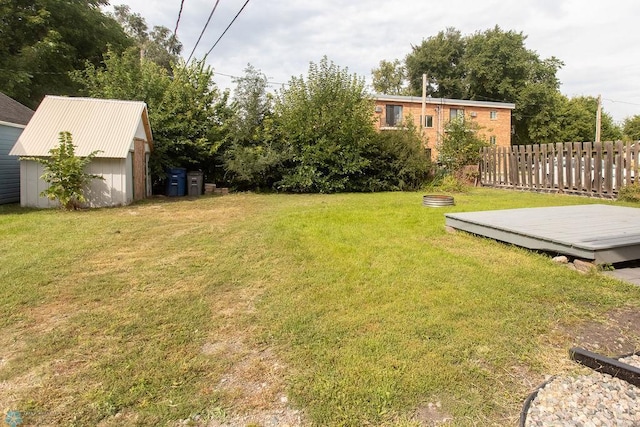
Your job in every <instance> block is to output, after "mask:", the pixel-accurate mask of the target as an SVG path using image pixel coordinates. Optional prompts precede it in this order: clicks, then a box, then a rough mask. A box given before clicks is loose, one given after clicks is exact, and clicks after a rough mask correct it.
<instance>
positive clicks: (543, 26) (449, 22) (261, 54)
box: [111, 0, 640, 122]
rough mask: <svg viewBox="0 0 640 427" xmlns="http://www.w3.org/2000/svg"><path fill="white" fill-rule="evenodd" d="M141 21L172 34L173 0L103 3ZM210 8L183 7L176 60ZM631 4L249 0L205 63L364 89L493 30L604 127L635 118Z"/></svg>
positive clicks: (222, 14)
mask: <svg viewBox="0 0 640 427" xmlns="http://www.w3.org/2000/svg"><path fill="white" fill-rule="evenodd" d="M245 1H246V0H220V2H219V4H218V7H217V9H216V11H215V13H214V14H213V16H212V18H211V22H210V23H209V26H208V27H207V30H206V31H205V32H204V34H203V36H202V39H201V41H200V43H199V44H198V45H197V47H196V49H195V52H194V57H196V58H198V59H202V58H203V57H204V56H205V54H206V53H207V52H208V51H209V50H210V49H211V48H212V47H213V45H214V43H215V42H216V40H217V39H218V38H219V37H220V35H221V34H222V32H223V31H224V29H225V28H226V27H227V25H229V23H230V22H231V20H232V19H233V17H234V16H235V15H236V14H237V13H238V11H239V10H240V9H241V7H242V6H243V4H244V3H245ZM111 4H112V5H118V4H127V5H129V6H130V8H131V10H132V12H136V13H139V14H141V15H142V16H143V17H144V18H145V19H146V21H147V24H148V25H149V27H152V26H154V25H163V26H166V27H168V28H169V29H170V30H172V31H173V30H174V28H175V26H176V21H177V19H178V12H179V10H180V4H181V0H112V1H111ZM214 4H215V0H184V2H183V10H182V15H181V18H180V22H179V26H178V31H177V35H178V39H179V40H180V41H181V42H182V44H183V45H184V48H183V56H184V57H185V59H186V58H187V57H188V56H189V54H190V53H191V52H192V50H193V49H194V46H195V45H196V41H197V40H198V37H199V35H200V33H201V31H202V29H203V27H204V25H205V22H206V21H207V18H208V16H209V14H210V13H211V10H212V8H213V6H214ZM639 18H640V2H638V1H637V0H609V1H593V0H587V1H584V0H519V1H516V0H484V1H477V0H457V1H447V2H442V1H438V2H436V1H425V0H422V1H421V0H395V1H380V0H315V1H313V0H306V1H305V0H297V1H296V0H268V1H267V0H250V1H249V2H248V3H247V5H246V7H245V8H244V10H243V11H242V13H240V15H239V16H238V18H237V19H236V21H235V22H234V24H233V25H232V26H231V27H230V28H229V30H228V31H227V33H226V34H225V35H224V36H223V37H222V39H220V41H219V43H218V44H217V45H216V46H215V48H214V49H213V50H212V51H211V53H210V54H209V55H208V56H207V63H208V64H209V65H210V66H211V67H213V69H214V71H215V73H216V76H215V78H214V81H215V82H216V84H217V85H218V86H219V87H220V88H222V89H226V88H229V89H233V87H234V86H235V85H234V83H233V78H232V77H230V76H242V75H243V74H244V72H243V71H244V69H245V68H246V67H247V64H251V65H253V66H254V67H256V68H258V69H259V70H261V71H262V72H263V73H264V74H265V75H266V76H267V77H268V79H269V81H270V82H272V87H273V88H274V89H278V88H280V87H281V85H282V84H283V83H286V82H288V81H289V80H290V78H291V77H292V76H301V75H302V76H305V77H306V75H307V71H308V68H309V63H310V62H315V63H318V62H319V61H320V60H321V59H322V57H323V56H324V55H326V56H327V57H328V58H329V60H331V61H333V62H334V63H335V64H336V65H338V66H340V67H341V68H348V70H349V72H350V73H355V74H357V75H358V76H360V77H363V78H365V79H366V81H367V82H368V83H371V70H372V69H374V68H376V67H377V66H378V65H379V63H380V61H381V60H383V59H386V60H393V59H396V58H398V59H400V60H403V59H404V58H405V57H406V55H407V54H408V53H410V51H411V47H412V45H419V44H420V43H421V42H422V40H424V39H427V38H429V37H431V36H435V35H436V34H437V33H438V32H439V31H442V30H445V29H446V28H448V27H453V28H456V29H458V30H460V31H461V32H462V34H463V35H468V34H473V33H475V32H478V31H484V30H487V29H491V28H493V27H494V26H496V25H498V26H500V27H501V28H502V29H503V30H505V31H508V30H513V31H516V32H522V33H523V34H525V35H527V40H526V42H525V43H526V47H527V48H528V49H531V50H534V51H536V52H537V53H538V55H539V56H540V58H541V59H545V58H549V57H551V56H555V57H556V58H558V59H560V60H561V61H563V62H564V64H565V65H564V67H563V68H562V69H561V70H560V71H559V72H558V74H557V76H558V78H559V79H560V82H561V87H560V90H561V91H562V93H564V94H565V95H567V96H569V97H573V96H583V95H584V96H598V95H601V96H602V99H603V102H602V105H603V109H604V111H606V112H607V113H609V114H610V115H611V116H612V117H613V118H614V120H616V121H619V122H620V121H622V120H624V119H625V118H626V117H630V116H633V115H636V114H640V78H639V76H640V54H639V53H640V30H639V29H638V27H637V26H638V25H639V23H638V19H639Z"/></svg>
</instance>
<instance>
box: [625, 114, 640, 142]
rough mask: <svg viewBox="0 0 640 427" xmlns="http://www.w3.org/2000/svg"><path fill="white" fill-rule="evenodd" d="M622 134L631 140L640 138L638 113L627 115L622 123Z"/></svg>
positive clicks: (639, 117) (639, 116)
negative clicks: (631, 115)
mask: <svg viewBox="0 0 640 427" xmlns="http://www.w3.org/2000/svg"><path fill="white" fill-rule="evenodd" d="M622 128H623V132H624V136H625V137H627V138H629V139H630V140H632V141H639V140H640V115H638V114H636V115H635V116H633V117H627V118H626V119H625V120H624V123H623V124H622Z"/></svg>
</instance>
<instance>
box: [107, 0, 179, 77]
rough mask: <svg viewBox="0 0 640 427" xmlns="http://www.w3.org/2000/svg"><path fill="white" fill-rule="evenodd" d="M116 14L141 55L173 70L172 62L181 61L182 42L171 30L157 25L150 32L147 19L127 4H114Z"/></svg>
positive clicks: (168, 69)
mask: <svg viewBox="0 0 640 427" xmlns="http://www.w3.org/2000/svg"><path fill="white" fill-rule="evenodd" d="M114 16H115V19H116V20H117V21H118V22H119V23H120V25H122V28H123V29H124V30H125V31H126V33H127V34H128V35H129V36H131V37H132V38H133V39H134V40H135V41H136V44H137V46H138V48H139V49H140V56H141V57H145V58H147V59H148V60H150V61H152V62H155V63H156V64H158V65H160V66H161V67H162V68H164V69H166V70H167V71H169V72H170V73H171V72H172V68H171V64H172V63H177V62H178V61H179V58H180V52H182V43H180V42H179V41H178V39H177V37H176V35H175V34H173V33H172V32H171V30H169V29H168V28H167V27H164V26H158V25H156V26H154V27H153V30H152V31H151V32H149V31H148V29H149V27H148V26H147V21H146V20H145V19H144V18H143V17H142V16H141V15H140V14H139V13H133V12H131V9H130V8H129V6H127V5H120V6H114Z"/></svg>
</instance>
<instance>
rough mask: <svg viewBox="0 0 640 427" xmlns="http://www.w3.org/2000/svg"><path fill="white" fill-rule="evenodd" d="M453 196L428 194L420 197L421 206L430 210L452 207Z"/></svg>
mask: <svg viewBox="0 0 640 427" xmlns="http://www.w3.org/2000/svg"><path fill="white" fill-rule="evenodd" d="M453 205H454V202H453V196H446V195H444V194H428V195H426V196H423V197H422V206H430V207H432V208H438V207H442V206H453Z"/></svg>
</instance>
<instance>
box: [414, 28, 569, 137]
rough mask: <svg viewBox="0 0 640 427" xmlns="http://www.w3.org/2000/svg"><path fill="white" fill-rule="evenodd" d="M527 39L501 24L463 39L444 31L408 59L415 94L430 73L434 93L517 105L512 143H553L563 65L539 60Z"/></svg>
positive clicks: (453, 33) (453, 32) (548, 60)
mask: <svg viewBox="0 0 640 427" xmlns="http://www.w3.org/2000/svg"><path fill="white" fill-rule="evenodd" d="M526 38H527V37H526V36H525V35H524V34H522V33H518V32H515V31H503V30H502V29H501V28H500V27H497V26H496V27H494V28H493V29H490V30H486V31H484V32H478V33H475V34H472V35H469V36H464V37H463V36H462V34H461V33H460V32H459V31H458V30H455V29H453V28H448V29H447V30H446V31H441V32H440V33H438V35H437V36H435V37H430V38H429V39H427V40H424V41H423V42H422V44H421V45H419V46H417V47H416V46H414V47H413V50H412V52H411V53H410V54H409V55H407V57H406V59H405V63H406V67H407V71H408V75H409V81H410V89H411V93H412V94H413V95H420V93H421V86H422V81H421V79H422V77H421V76H422V73H427V76H428V81H429V84H428V88H427V92H428V93H429V94H431V95H433V96H437V97H445V98H461V99H471V100H479V101H496V102H510V103H515V104H516V109H515V110H514V112H513V123H514V128H515V135H514V138H513V139H514V142H515V143H517V144H524V143H532V142H551V140H552V139H553V132H554V131H555V130H556V129H557V126H556V125H555V123H556V122H555V120H556V112H557V106H558V102H559V98H558V95H559V81H558V79H557V77H556V73H557V71H558V70H559V69H560V67H561V66H562V65H563V64H562V62H561V61H559V60H558V59H557V58H555V57H551V58H548V59H544V60H542V59H540V58H539V56H538V54H537V53H536V52H534V51H531V50H529V49H527V48H526V47H525V44H524V43H525V41H526ZM541 139H542V140H541Z"/></svg>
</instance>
